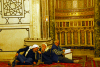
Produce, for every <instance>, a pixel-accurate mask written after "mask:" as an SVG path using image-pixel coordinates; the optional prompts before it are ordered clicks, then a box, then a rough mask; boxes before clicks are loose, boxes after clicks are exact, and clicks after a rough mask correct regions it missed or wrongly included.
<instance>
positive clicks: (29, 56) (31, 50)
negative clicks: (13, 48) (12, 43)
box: [13, 44, 39, 65]
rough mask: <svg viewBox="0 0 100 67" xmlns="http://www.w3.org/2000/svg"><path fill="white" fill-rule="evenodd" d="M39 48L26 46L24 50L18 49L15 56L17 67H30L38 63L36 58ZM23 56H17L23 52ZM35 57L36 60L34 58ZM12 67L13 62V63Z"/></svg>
mask: <svg viewBox="0 0 100 67" xmlns="http://www.w3.org/2000/svg"><path fill="white" fill-rule="evenodd" d="M38 48H39V46H38V45H36V44H34V45H33V46H27V47H26V48H22V49H19V50H18V51H17V53H16V54H15V56H16V57H17V60H19V63H18V65H31V64H36V63H37V62H38V57H37V56H36V54H38V53H37V51H38ZM23 51H24V53H23V55H21V54H19V53H20V52H23ZM35 57H37V59H36V58H35ZM13 65H14V62H13Z"/></svg>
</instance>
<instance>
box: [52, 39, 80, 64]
mask: <svg viewBox="0 0 100 67" xmlns="http://www.w3.org/2000/svg"><path fill="white" fill-rule="evenodd" d="M54 43H55V44H53V46H52V48H51V57H52V58H51V59H52V61H53V62H56V63H57V62H62V63H74V62H75V63H78V62H79V60H70V59H68V58H65V57H63V55H62V54H63V53H64V52H65V50H64V49H63V48H61V47H60V46H59V40H55V42H54Z"/></svg>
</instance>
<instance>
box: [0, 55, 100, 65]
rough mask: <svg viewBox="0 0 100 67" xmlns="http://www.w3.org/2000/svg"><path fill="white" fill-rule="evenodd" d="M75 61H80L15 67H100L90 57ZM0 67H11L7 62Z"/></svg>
mask: <svg viewBox="0 0 100 67" xmlns="http://www.w3.org/2000/svg"><path fill="white" fill-rule="evenodd" d="M73 59H74V60H75V59H76V60H77V59H78V60H80V62H79V63H78V64H77V63H52V64H50V65H48V64H40V65H36V66H33V65H16V66H15V67H100V61H94V60H93V59H92V58H90V57H86V56H82V57H79V56H76V57H73ZM0 67H11V65H10V64H9V61H0Z"/></svg>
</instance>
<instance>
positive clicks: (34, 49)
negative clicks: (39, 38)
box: [32, 44, 39, 52]
mask: <svg viewBox="0 0 100 67" xmlns="http://www.w3.org/2000/svg"><path fill="white" fill-rule="evenodd" d="M32 48H33V52H36V51H38V49H39V46H38V45H37V44H34V45H33V46H32Z"/></svg>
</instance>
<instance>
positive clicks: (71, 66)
mask: <svg viewBox="0 0 100 67" xmlns="http://www.w3.org/2000/svg"><path fill="white" fill-rule="evenodd" d="M34 67H82V66H81V64H75V63H53V64H50V65H47V64H40V65H37V66H34Z"/></svg>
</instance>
